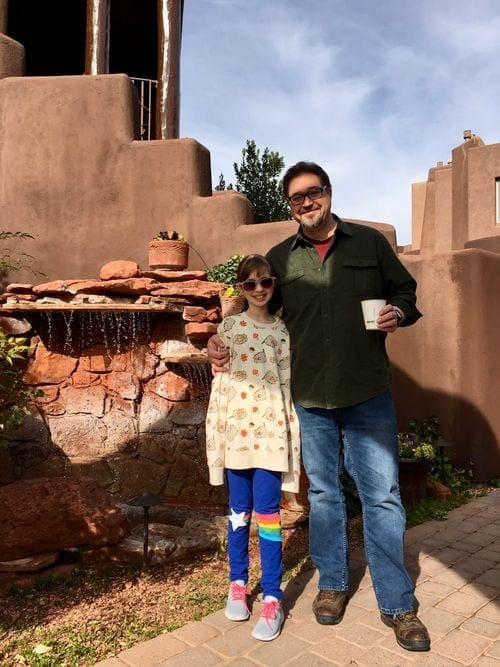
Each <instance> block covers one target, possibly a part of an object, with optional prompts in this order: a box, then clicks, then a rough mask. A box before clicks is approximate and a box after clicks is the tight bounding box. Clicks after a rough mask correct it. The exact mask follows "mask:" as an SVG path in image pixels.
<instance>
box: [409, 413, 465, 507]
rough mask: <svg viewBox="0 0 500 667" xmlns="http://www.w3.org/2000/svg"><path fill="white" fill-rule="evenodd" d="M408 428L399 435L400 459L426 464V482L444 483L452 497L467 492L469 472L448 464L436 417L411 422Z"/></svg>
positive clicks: (445, 447) (449, 459)
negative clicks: (419, 461) (422, 461)
mask: <svg viewBox="0 0 500 667" xmlns="http://www.w3.org/2000/svg"><path fill="white" fill-rule="evenodd" d="M409 429H410V430H409V431H407V432H404V433H398V441H399V453H400V456H401V458H408V459H416V460H427V461H429V463H430V467H429V474H428V479H429V480H431V481H434V482H440V483H441V484H444V485H445V486H447V487H448V488H449V489H450V491H451V492H452V493H453V494H456V493H461V492H465V491H467V490H468V489H470V487H471V485H472V479H473V475H472V470H471V469H469V470H468V471H466V470H464V469H462V468H458V467H457V466H455V465H454V464H453V463H452V462H451V458H450V455H449V454H448V452H447V446H446V443H445V442H444V441H443V440H442V438H441V436H440V421H439V417H436V415H431V416H430V417H427V418H426V419H423V420H422V422H420V421H418V419H413V420H412V421H411V422H410V423H409Z"/></svg>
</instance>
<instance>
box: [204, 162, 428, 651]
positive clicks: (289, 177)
mask: <svg viewBox="0 0 500 667" xmlns="http://www.w3.org/2000/svg"><path fill="white" fill-rule="evenodd" d="M283 188H284V192H285V197H286V198H287V200H288V203H289V205H290V207H291V211H292V216H293V218H294V219H295V220H296V221H297V222H298V224H299V226H300V227H299V231H298V233H297V235H295V236H292V237H290V238H288V239H286V240H285V241H283V242H281V243H279V244H278V245H277V246H275V247H273V248H271V250H270V251H269V253H268V255H267V259H268V260H269V261H270V263H271V265H272V267H273V271H274V274H275V275H276V276H277V279H278V283H277V289H276V298H277V299H278V302H277V303H276V306H278V307H279V306H280V305H281V306H282V307H283V311H282V312H283V319H284V321H285V323H286V325H287V327H288V330H289V332H290V341H291V349H292V395H293V399H294V402H295V407H296V410H297V414H298V417H299V422H300V428H301V438H302V456H303V462H304V467H305V470H306V473H307V476H308V479H309V501H310V518H309V539H310V551H311V558H312V560H313V562H314V564H315V565H316V567H317V569H318V571H319V592H318V595H317V596H316V598H315V600H314V602H313V612H314V614H315V617H316V620H317V621H318V623H322V624H326V625H334V624H336V623H339V622H340V621H341V620H342V617H343V614H344V610H345V605H346V602H347V591H348V585H349V582H348V577H349V566H348V544H347V517H346V510H345V502H344V497H343V493H342V488H341V482H340V475H341V473H342V471H343V469H344V468H345V469H346V470H347V471H348V473H349V474H350V475H351V477H352V478H353V479H354V481H355V483H356V486H357V488H358V492H359V497H360V500H361V503H362V508H363V520H364V544H365V551H366V556H367V561H368V566H369V569H370V574H371V578H372V582H373V588H374V591H375V595H376V597H377V601H378V605H379V609H380V613H381V619H382V621H383V622H384V623H385V624H386V625H389V626H391V627H393V628H394V631H395V635H396V639H397V641H398V643H399V644H400V645H401V646H402V647H403V648H405V649H407V650H409V651H427V650H429V648H430V639H429V635H428V633H427V630H426V628H425V627H424V625H423V624H422V623H421V622H420V620H419V619H418V618H417V616H416V614H415V612H414V595H413V585H412V582H411V580H410V578H409V576H408V573H407V572H406V569H405V566H404V556H403V536H404V529H405V513H404V509H403V507H402V505H401V500H400V495H399V487H398V465H399V456H398V443H397V426H396V418H395V411H394V404H393V401H392V396H391V391H390V369H389V360H388V357H387V353H386V350H385V338H386V334H391V333H393V332H394V331H395V330H396V329H397V328H398V327H400V326H408V325H410V324H413V323H414V322H415V321H416V320H417V319H418V318H419V317H421V314H420V312H419V311H418V310H417V308H416V306H415V303H416V296H415V290H416V283H415V281H414V280H413V278H412V277H411V276H410V274H409V273H408V271H407V270H406V269H405V268H404V266H403V265H402V264H401V262H400V261H399V259H398V258H397V257H396V255H395V253H394V252H393V250H392V248H391V246H390V245H389V243H388V242H387V240H386V239H385V237H384V236H383V235H382V234H381V233H380V232H378V231H377V230H374V229H373V228H371V227H367V226H364V225H358V224H352V223H346V222H343V221H342V220H341V219H340V218H339V217H338V216H336V215H335V214H334V213H332V212H331V203H332V188H331V184H330V180H329V178H328V175H327V174H326V172H325V171H324V170H323V169H322V168H321V167H320V166H319V165H317V164H315V163H311V162H298V163H297V164H296V165H294V166H292V167H291V168H290V169H288V171H287V172H286V174H285V176H284V179H283ZM375 298H378V299H380V298H382V299H385V300H386V302H387V303H386V305H385V306H384V307H383V308H382V309H381V310H380V312H379V317H378V320H377V325H378V331H368V330H366V328H365V325H364V320H363V315H362V308H361V304H360V302H361V300H363V299H375ZM219 342H220V341H219V340H217V337H213V338H212V339H211V340H210V341H209V346H208V353H209V358H210V360H211V361H212V362H213V364H214V367H215V369H216V370H217V369H218V370H221V369H222V367H223V366H224V363H225V362H226V361H227V354H226V353H225V352H224V351H221V350H219V348H218V346H217V344H218V343H219Z"/></svg>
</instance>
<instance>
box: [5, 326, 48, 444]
mask: <svg viewBox="0 0 500 667" xmlns="http://www.w3.org/2000/svg"><path fill="white" fill-rule="evenodd" d="M26 343H27V340H26V338H17V337H15V336H8V335H7V334H6V333H5V332H4V331H2V330H0V442H5V441H6V440H8V439H9V434H10V433H12V431H14V430H15V429H16V428H18V427H19V426H20V425H21V422H22V420H23V416H24V415H25V414H26V413H27V411H28V410H27V408H28V404H29V401H30V398H31V397H33V396H41V395H42V394H43V392H42V391H40V390H33V389H30V388H29V387H28V386H27V385H26V384H25V383H24V380H23V369H24V366H25V364H26V353H27V351H28V349H29V348H28V345H27V344H26Z"/></svg>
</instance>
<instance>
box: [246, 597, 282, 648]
mask: <svg viewBox="0 0 500 667" xmlns="http://www.w3.org/2000/svg"><path fill="white" fill-rule="evenodd" d="M284 620H285V613H284V611H283V607H282V606H281V602H280V601H279V600H277V599H276V598H275V597H273V596H272V595H266V597H265V598H264V601H263V603H262V609H261V611H260V617H259V620H258V621H257V625H256V626H255V628H254V629H253V631H252V637H253V638H254V639H260V641H263V642H269V641H271V640H272V639H276V637H277V636H278V635H279V633H280V632H281V627H282V625H283V621H284Z"/></svg>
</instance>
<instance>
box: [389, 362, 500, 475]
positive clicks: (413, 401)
mask: <svg viewBox="0 0 500 667" xmlns="http://www.w3.org/2000/svg"><path fill="white" fill-rule="evenodd" d="M436 372H438V369H436ZM392 374H393V381H392V387H393V393H394V401H395V404H396V414H397V418H398V426H399V430H400V431H404V430H407V427H408V423H409V421H411V420H412V419H419V420H422V419H425V418H426V417H429V416H431V415H436V416H437V417H439V419H440V425H441V435H442V437H443V439H444V440H445V441H446V442H447V443H448V444H449V445H451V447H450V450H449V454H450V458H451V459H452V462H453V463H454V465H456V466H458V467H460V468H464V469H465V470H469V469H470V468H471V465H472V472H473V474H474V478H475V479H476V480H477V481H483V482H485V481H489V480H492V479H495V478H496V477H498V476H500V446H499V443H498V441H497V438H496V436H495V433H494V431H493V430H492V428H491V427H490V425H489V423H488V421H487V419H485V417H484V416H483V415H482V413H481V412H480V411H479V410H478V409H477V408H476V406H474V405H473V404H472V403H470V401H466V400H464V399H463V398H461V397H460V396H458V395H456V394H446V393H443V392H441V391H436V390H434V389H427V388H425V387H421V386H420V385H418V384H417V383H416V382H415V381H414V380H413V379H412V378H411V377H410V376H409V375H408V374H407V373H405V372H404V371H403V370H402V369H401V368H399V367H397V366H394V365H393V367H392ZM464 434H465V442H466V445H465V446H464V445H463V444H461V445H460V444H459V443H464ZM457 436H459V437H457Z"/></svg>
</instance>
